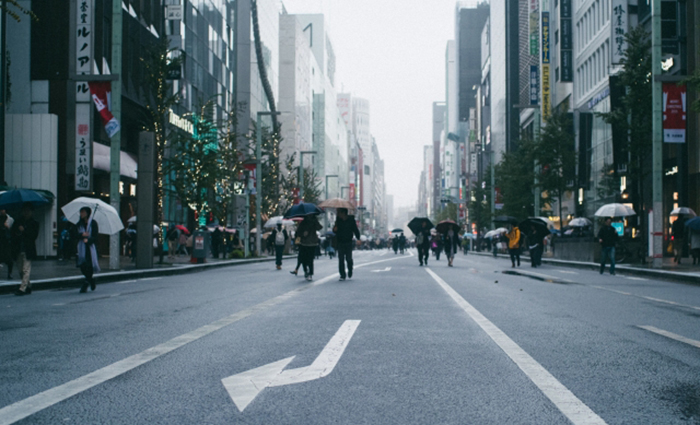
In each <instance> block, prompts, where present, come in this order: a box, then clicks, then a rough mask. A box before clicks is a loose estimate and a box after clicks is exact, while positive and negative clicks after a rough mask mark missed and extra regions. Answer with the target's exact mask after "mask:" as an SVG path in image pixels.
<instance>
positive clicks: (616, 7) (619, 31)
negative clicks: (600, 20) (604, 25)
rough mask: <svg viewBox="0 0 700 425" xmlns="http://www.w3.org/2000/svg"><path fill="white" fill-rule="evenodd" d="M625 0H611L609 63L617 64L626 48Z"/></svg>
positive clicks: (626, 21) (626, 20) (620, 61)
mask: <svg viewBox="0 0 700 425" xmlns="http://www.w3.org/2000/svg"><path fill="white" fill-rule="evenodd" d="M627 15H628V13H627V0H612V19H611V22H610V30H611V31H612V34H611V40H612V48H611V49H610V54H611V56H612V57H611V61H610V62H611V63H612V64H613V65H619V64H620V63H622V59H623V58H624V55H625V50H627V40H626V39H625V35H627V25H628V18H627Z"/></svg>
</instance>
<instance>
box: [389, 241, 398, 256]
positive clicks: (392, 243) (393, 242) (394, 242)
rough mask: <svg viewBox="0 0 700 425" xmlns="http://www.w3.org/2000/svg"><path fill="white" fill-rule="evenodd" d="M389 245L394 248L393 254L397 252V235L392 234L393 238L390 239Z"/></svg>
mask: <svg viewBox="0 0 700 425" xmlns="http://www.w3.org/2000/svg"><path fill="white" fill-rule="evenodd" d="M391 247H392V248H393V249H394V255H396V254H398V253H399V237H398V236H394V239H392V240H391Z"/></svg>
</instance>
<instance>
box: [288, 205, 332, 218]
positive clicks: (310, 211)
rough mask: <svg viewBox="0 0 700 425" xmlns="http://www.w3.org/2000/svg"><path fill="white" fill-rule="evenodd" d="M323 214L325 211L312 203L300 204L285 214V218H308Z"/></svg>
mask: <svg viewBox="0 0 700 425" xmlns="http://www.w3.org/2000/svg"><path fill="white" fill-rule="evenodd" d="M318 214H323V210H322V209H320V208H319V207H317V206H316V205H314V204H311V203H305V202H302V203H299V204H297V205H294V206H293V207H292V208H290V209H289V210H287V212H286V213H284V218H294V217H306V216H307V215H318Z"/></svg>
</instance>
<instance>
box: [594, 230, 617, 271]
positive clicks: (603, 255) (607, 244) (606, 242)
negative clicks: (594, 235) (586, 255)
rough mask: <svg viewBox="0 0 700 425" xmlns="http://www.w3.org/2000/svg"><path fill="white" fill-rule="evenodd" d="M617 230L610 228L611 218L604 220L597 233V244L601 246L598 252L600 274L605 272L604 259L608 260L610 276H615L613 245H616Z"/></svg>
mask: <svg viewBox="0 0 700 425" xmlns="http://www.w3.org/2000/svg"><path fill="white" fill-rule="evenodd" d="M617 238H618V235H617V230H615V228H614V227H612V217H607V218H606V219H605V225H604V226H603V227H601V228H600V230H599V231H598V242H600V245H601V246H602V248H601V250H600V274H603V272H604V271H605V262H606V259H607V258H608V257H609V258H610V274H611V275H614V274H615V244H617Z"/></svg>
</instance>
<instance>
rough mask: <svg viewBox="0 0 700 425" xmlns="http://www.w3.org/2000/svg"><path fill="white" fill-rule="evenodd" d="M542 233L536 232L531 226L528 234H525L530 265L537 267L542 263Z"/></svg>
mask: <svg viewBox="0 0 700 425" xmlns="http://www.w3.org/2000/svg"><path fill="white" fill-rule="evenodd" d="M542 239H544V238H543V237H542V235H540V234H539V233H537V230H536V229H535V228H534V227H532V228H531V230H530V234H529V235H528V236H527V245H528V249H529V250H530V266H531V267H539V266H541V265H542V251H543V249H542V246H543V245H542Z"/></svg>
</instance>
